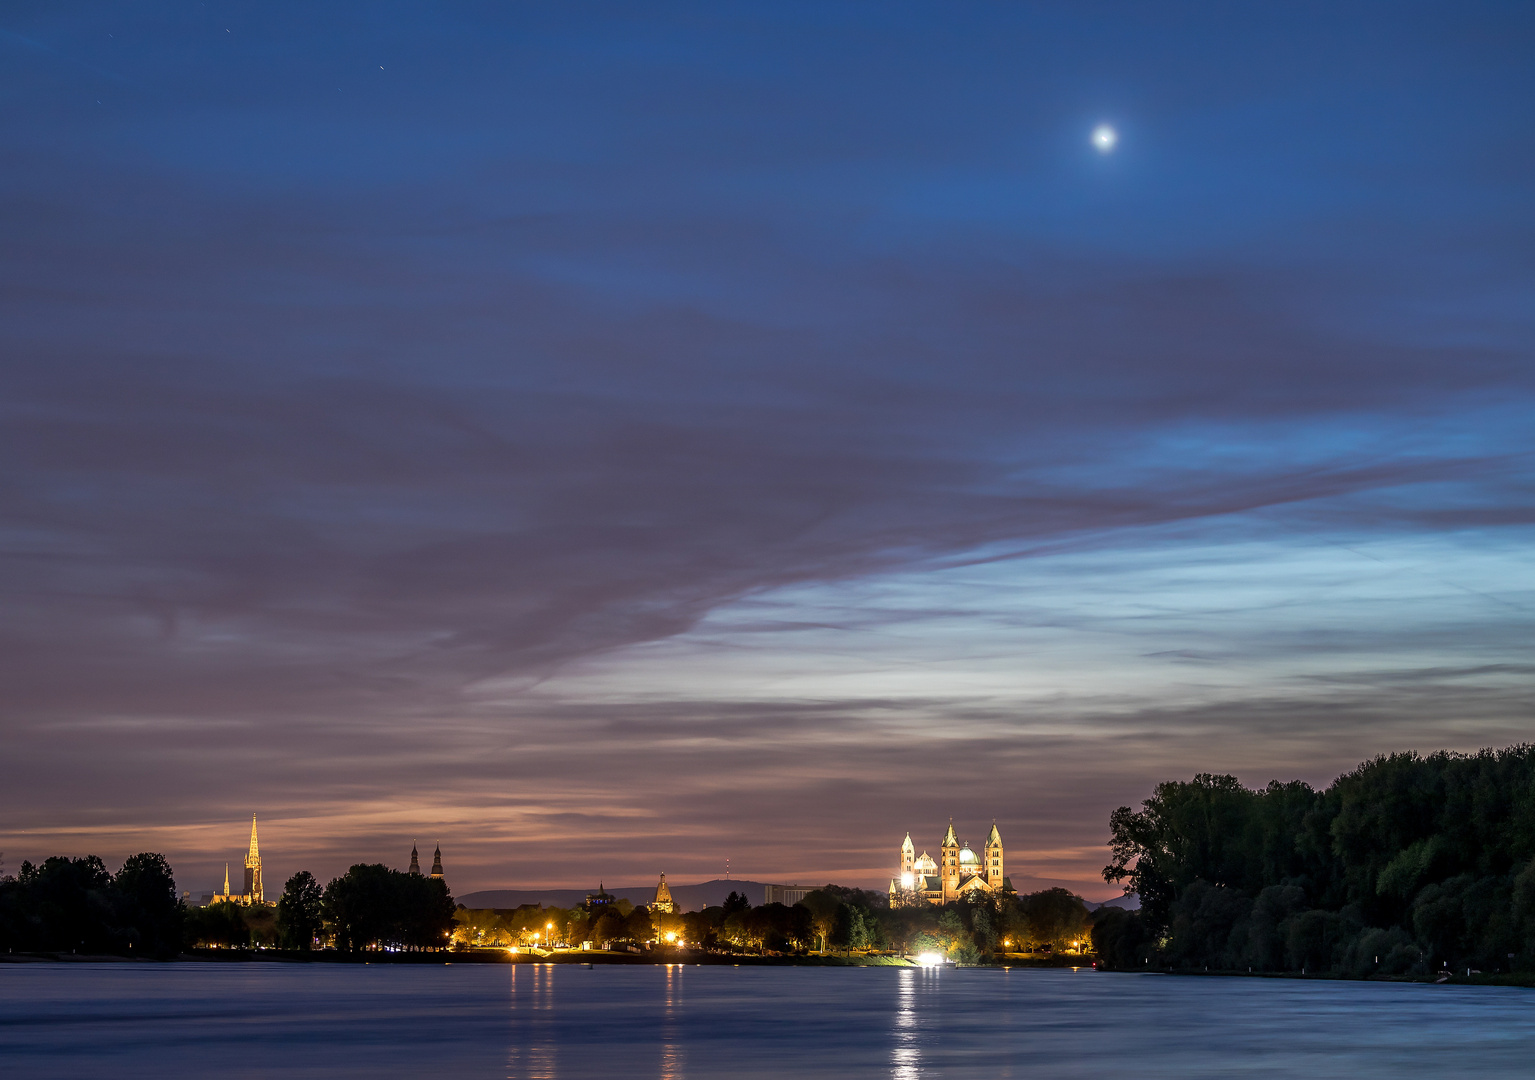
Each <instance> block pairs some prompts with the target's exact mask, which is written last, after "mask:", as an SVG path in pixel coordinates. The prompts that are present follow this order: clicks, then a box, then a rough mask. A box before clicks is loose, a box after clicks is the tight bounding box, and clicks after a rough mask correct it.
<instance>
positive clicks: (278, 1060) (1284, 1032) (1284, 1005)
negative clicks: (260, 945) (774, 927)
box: [0, 963, 1535, 1080]
mask: <svg viewBox="0 0 1535 1080" xmlns="http://www.w3.org/2000/svg"><path fill="white" fill-rule="evenodd" d="M684 982H686V986H684ZM684 991H685V992H684ZM1532 1016H1535V992H1532V991H1530V990H1525V989H1520V988H1516V987H1492V986H1482V987H1457V986H1443V987H1440V986H1414V985H1402V984H1396V983H1316V982H1308V981H1289V980H1268V979H1192V978H1191V979H1179V978H1173V977H1170V976H1140V975H1104V974H1097V973H1088V972H1086V971H1084V972H1082V973H1079V974H1072V973H1071V972H1059V971H1018V970H1014V971H1012V972H1003V971H989V970H985V969H974V970H971V969H961V970H954V969H946V970H944V971H942V972H938V971H936V970H933V971H921V970H913V969H905V970H901V969H894V968H873V969H870V968H861V969H838V968H821V969H810V968H783V969H772V968H758V969H752V968H748V967H741V968H735V967H726V966H717V967H702V968H695V967H689V968H681V967H672V968H670V969H668V968H665V967H651V966H649V965H644V966H640V965H636V966H634V967H618V966H613V967H608V968H603V967H602V966H600V965H598V966H597V968H596V970H593V969H590V968H584V967H578V966H574V965H569V966H561V967H551V966H548V965H537V966H535V965H533V964H519V965H517V966H515V967H512V966H510V965H494V966H492V965H489V964H486V965H462V964H451V965H448V964H445V965H440V966H439V965H408V966H407V965H398V966H394V965H391V966H383V965H373V966H368V965H341V964H303V965H299V964H294V965H287V964H283V965H279V964H254V963H253V964H184V965H180V964H156V965H144V966H142V967H140V966H137V965H128V964H118V965H109V964H100V965H88V964H57V965H47V964H0V1076H5V1077H10V1076H82V1077H83V1076H111V1077H112V1078H113V1080H138V1078H140V1077H142V1078H144V1080H151V1078H154V1080H158V1078H160V1077H164V1076H166V1075H178V1074H182V1073H186V1074H191V1073H195V1072H198V1071H199V1070H200V1069H203V1068H204V1067H205V1066H206V1063H207V1060H208V1059H209V1058H210V1057H212V1058H221V1057H224V1058H230V1059H234V1060H257V1059H259V1060H260V1061H261V1062H262V1068H263V1072H264V1073H271V1074H273V1075H281V1076H282V1077H283V1078H284V1080H335V1078H336V1077H338V1076H367V1077H372V1078H378V1080H384V1078H388V1077H396V1076H398V1077H419V1076H493V1075H497V1074H504V1075H506V1076H508V1077H510V1078H511V1080H556V1078H558V1080H609V1078H610V1077H625V1078H627V1077H650V1078H652V1080H654V1078H656V1077H661V1078H662V1080H741V1078H742V1077H743V1076H752V1077H759V1078H765V1077H778V1076H792V1077H795V1078H797V1080H875V1078H878V1077H884V1078H886V1080H891V1078H899V1080H915V1078H918V1077H920V1078H922V1080H933V1078H936V1077H940V1076H941V1077H943V1078H945V1080H998V1078H999V1077H1005V1076H1007V1075H1009V1071H1011V1074H1012V1075H1014V1076H1031V1077H1065V1076H1077V1077H1094V1076H1105V1075H1112V1074H1114V1073H1116V1072H1122V1071H1124V1069H1125V1063H1126V1062H1132V1063H1133V1064H1134V1072H1135V1075H1136V1077H1137V1080H1188V1078H1189V1077H1191V1076H1231V1075H1236V1074H1238V1073H1240V1074H1241V1075H1244V1076H1264V1077H1272V1078H1274V1080H1290V1078H1295V1080H1301V1078H1304V1080H1398V1078H1399V1077H1402V1076H1453V1077H1455V1078H1456V1080H1461V1078H1467V1080H1477V1078H1497V1080H1504V1078H1518V1080H1527V1078H1528V1077H1529V1076H1530V1075H1531V1069H1530V1061H1531V1060H1532V1058H1535V1022H1532Z"/></svg>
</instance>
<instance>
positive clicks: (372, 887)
mask: <svg viewBox="0 0 1535 1080" xmlns="http://www.w3.org/2000/svg"><path fill="white" fill-rule="evenodd" d="M454 911H455V905H454V903H453V898H452V896H450V895H449V894H448V889H447V886H446V885H445V884H444V883H443V882H442V881H441V880H440V879H437V878H429V877H422V876H421V875H419V874H407V873H402V872H401V871H399V870H391V869H390V868H389V867H387V866H382V865H377V864H359V865H357V866H353V867H352V868H351V869H350V870H348V871H347V872H346V873H345V874H344V875H342V876H341V877H339V878H336V879H335V880H333V881H331V883H330V884H329V885H327V886H325V887H324V888H321V886H320V884H319V882H317V881H316V880H315V878H314V876H313V875H312V874H310V873H309V872H308V871H301V872H299V873H297V874H294V875H293V876H292V877H291V878H289V879H288V882H287V885H286V886H285V887H284V889H283V894H282V898H281V899H280V900H278V902H277V905H276V907H275V908H272V907H263V906H259V905H257V906H251V907H245V906H241V905H237V904H233V903H228V902H226V903H220V904H211V905H209V906H207V907H188V906H186V905H185V904H184V903H183V901H182V899H181V898H180V897H179V896H178V895H177V893H176V880H175V875H174V874H173V873H172V871H171V867H170V865H169V864H168V863H167V862H166V860H165V858H164V857H163V856H161V855H158V854H155V853H152V852H146V853H144V854H140V855H134V856H132V857H131V858H129V859H128V860H127V861H125V862H124V863H123V865H122V868H121V869H119V870H118V872H117V873H116V874H112V873H110V872H109V871H108V870H107V868H106V865H105V863H104V862H103V861H102V860H101V859H100V858H99V857H98V856H95V855H86V856H83V857H81V858H66V857H63V856H55V857H53V858H50V859H45V860H44V861H43V862H42V863H41V864H39V865H37V866H34V865H32V863H30V862H23V863H22V864H21V871H20V873H19V874H17V875H15V876H10V875H6V876H0V949H4V950H5V951H7V952H16V951H20V952H47V953H65V952H73V953H81V954H92V955H113V954H115V955H122V956H149V957H161V958H163V957H171V956H175V955H177V954H178V953H179V952H181V950H182V949H184V948H196V947H199V946H222V947H226V948H230V947H233V948H246V947H250V946H252V945H269V946H274V947H283V948H289V949H299V950H308V949H310V948H312V947H314V946H315V945H316V944H322V943H323V944H329V945H333V946H334V947H335V948H337V949H340V950H342V951H346V952H355V951H362V950H367V949H381V948H389V949H441V948H445V947H446V946H447V945H448V938H449V934H450V932H451V931H452V929H453V926H454V918H453V916H454Z"/></svg>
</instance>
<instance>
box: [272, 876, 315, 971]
mask: <svg viewBox="0 0 1535 1080" xmlns="http://www.w3.org/2000/svg"><path fill="white" fill-rule="evenodd" d="M324 896H325V892H324V890H323V889H321V888H320V883H319V882H318V881H316V880H315V879H314V875H313V874H311V873H310V872H309V871H308V870H300V871H299V872H298V873H296V874H294V875H293V876H292V877H290V878H289V879H288V883H287V884H286V885H284V886H283V890H282V897H281V898H280V899H279V900H278V901H277V933H278V937H279V940H280V941H281V942H282V945H283V947H284V948H286V949H300V950H302V951H304V952H308V951H309V949H310V947H311V946H312V945H313V944H314V939H315V936H316V935H317V934H319V932H320V929H321V927H322V926H323V925H324V912H323V910H322V907H321V901H322V900H323V899H324Z"/></svg>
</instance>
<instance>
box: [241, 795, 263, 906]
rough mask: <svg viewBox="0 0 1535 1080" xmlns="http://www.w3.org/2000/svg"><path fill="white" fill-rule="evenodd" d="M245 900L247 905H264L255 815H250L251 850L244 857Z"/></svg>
mask: <svg viewBox="0 0 1535 1080" xmlns="http://www.w3.org/2000/svg"><path fill="white" fill-rule="evenodd" d="M245 898H246V902H247V903H251V904H264V903H266V897H265V895H264V894H263V893H262V891H261V852H260V851H259V850H257V848H256V815H255V814H252V815H251V849H250V853H249V854H247V855H246V856H245Z"/></svg>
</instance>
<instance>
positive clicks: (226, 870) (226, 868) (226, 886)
mask: <svg viewBox="0 0 1535 1080" xmlns="http://www.w3.org/2000/svg"><path fill="white" fill-rule="evenodd" d="M224 895H225V896H226V897H227V896H228V895H229V864H228V863H225V864H224Z"/></svg>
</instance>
